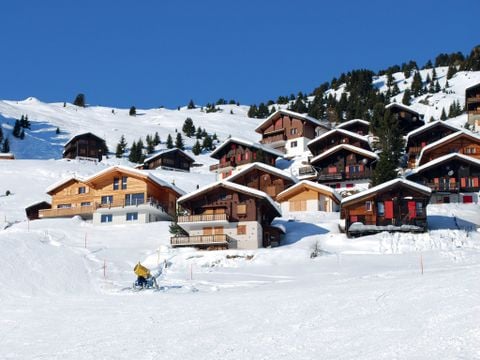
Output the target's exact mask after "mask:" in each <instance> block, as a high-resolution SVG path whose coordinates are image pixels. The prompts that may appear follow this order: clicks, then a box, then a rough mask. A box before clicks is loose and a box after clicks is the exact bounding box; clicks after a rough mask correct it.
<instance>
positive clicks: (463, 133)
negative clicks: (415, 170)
mask: <svg viewBox="0 0 480 360" xmlns="http://www.w3.org/2000/svg"><path fill="white" fill-rule="evenodd" d="M460 136H468V137H469V138H470V139H473V140H476V141H478V142H479V143H480V136H478V135H475V134H473V133H471V132H469V131H467V130H463V129H461V130H459V131H457V132H454V133H453V134H450V135H447V136H445V137H444V138H441V139H440V140H437V141H435V142H433V143H431V144H428V145H427V146H424V147H423V148H422V150H421V151H420V155H418V160H417V164H420V163H421V162H422V157H423V155H424V154H425V153H426V152H428V151H429V150H432V149H434V148H436V147H438V146H440V145H442V144H445V143H448V142H449V141H452V140H454V139H456V138H457V137H460Z"/></svg>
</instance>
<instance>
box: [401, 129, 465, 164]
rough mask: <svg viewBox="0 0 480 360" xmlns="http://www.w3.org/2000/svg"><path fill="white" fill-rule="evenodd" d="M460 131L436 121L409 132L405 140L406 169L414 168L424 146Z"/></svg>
mask: <svg viewBox="0 0 480 360" xmlns="http://www.w3.org/2000/svg"><path fill="white" fill-rule="evenodd" d="M461 130H462V129H460V128H458V127H456V126H453V125H450V124H448V123H446V122H445V121H441V120H437V121H432V122H430V123H428V124H426V125H423V126H421V127H419V128H418V129H415V130H413V131H411V132H409V133H408V135H407V136H406V140H405V148H406V153H407V167H408V168H410V169H412V168H414V167H415V166H416V162H417V158H418V156H419V155H420V152H421V151H422V149H423V148H424V147H425V146H427V145H429V144H431V143H433V142H435V141H438V140H440V139H443V138H444V137H446V136H448V135H450V134H453V133H454V132H457V131H461Z"/></svg>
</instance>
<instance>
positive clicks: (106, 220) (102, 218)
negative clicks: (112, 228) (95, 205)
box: [100, 214, 113, 223]
mask: <svg viewBox="0 0 480 360" xmlns="http://www.w3.org/2000/svg"><path fill="white" fill-rule="evenodd" d="M112 220H113V215H112V214H102V215H101V216H100V222H102V223H109V222H112Z"/></svg>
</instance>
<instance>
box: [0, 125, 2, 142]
mask: <svg viewBox="0 0 480 360" xmlns="http://www.w3.org/2000/svg"><path fill="white" fill-rule="evenodd" d="M2 141H3V130H2V124H0V144H1V143H2Z"/></svg>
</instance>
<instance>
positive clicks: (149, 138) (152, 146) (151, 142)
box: [145, 135, 155, 154]
mask: <svg viewBox="0 0 480 360" xmlns="http://www.w3.org/2000/svg"><path fill="white" fill-rule="evenodd" d="M145 141H146V142H147V154H151V153H152V152H153V151H154V150H155V140H154V138H153V137H152V136H150V135H147V137H146V138H145Z"/></svg>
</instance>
